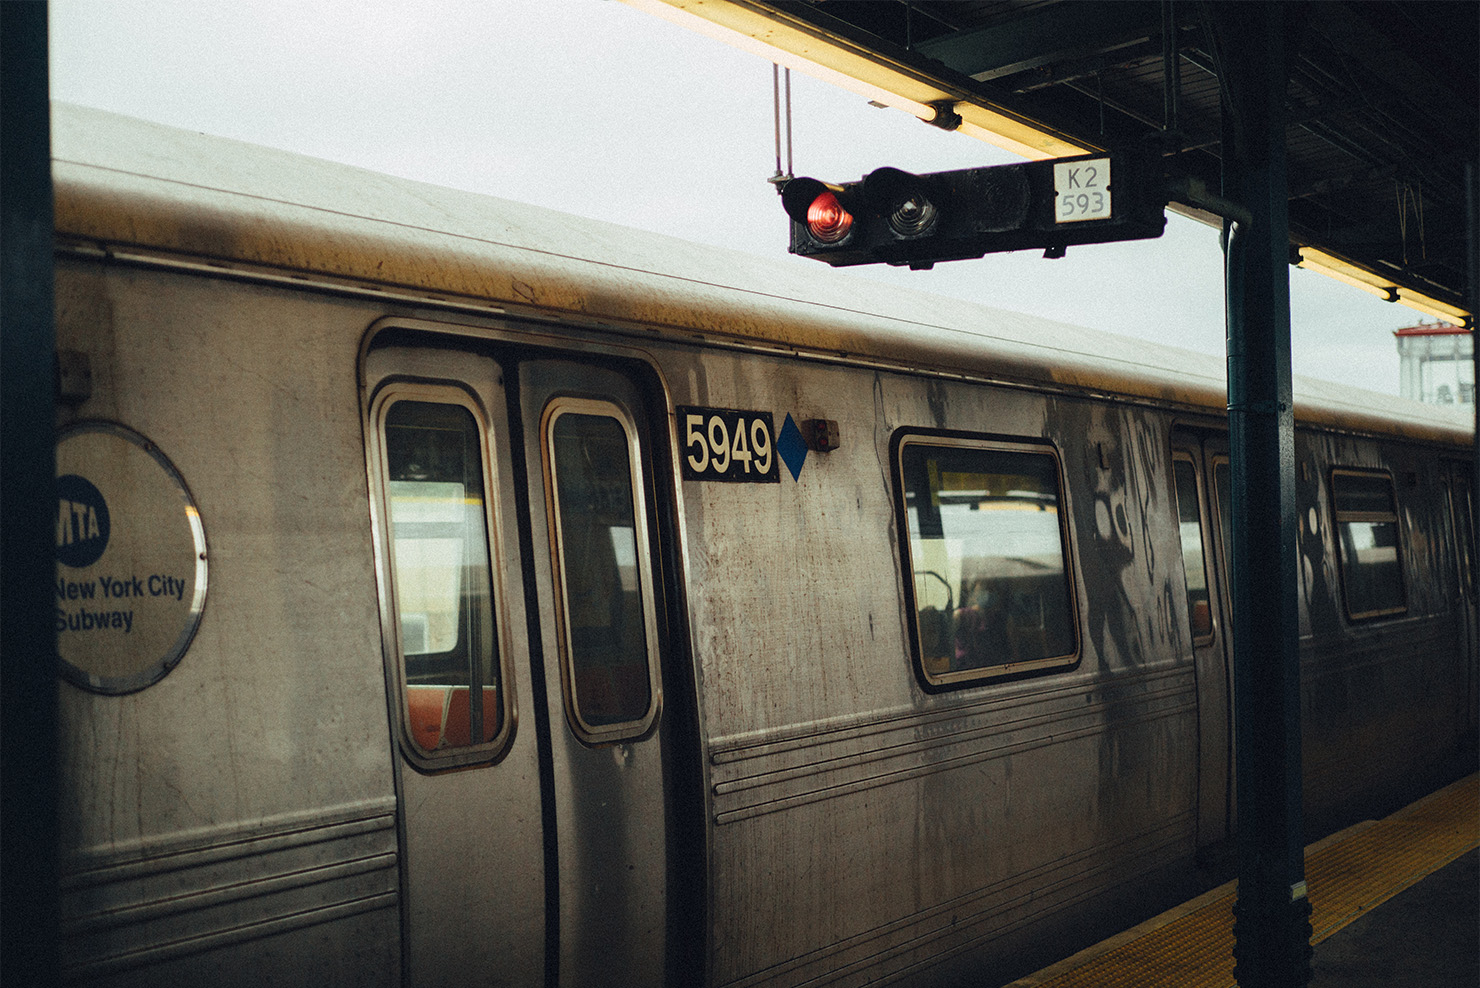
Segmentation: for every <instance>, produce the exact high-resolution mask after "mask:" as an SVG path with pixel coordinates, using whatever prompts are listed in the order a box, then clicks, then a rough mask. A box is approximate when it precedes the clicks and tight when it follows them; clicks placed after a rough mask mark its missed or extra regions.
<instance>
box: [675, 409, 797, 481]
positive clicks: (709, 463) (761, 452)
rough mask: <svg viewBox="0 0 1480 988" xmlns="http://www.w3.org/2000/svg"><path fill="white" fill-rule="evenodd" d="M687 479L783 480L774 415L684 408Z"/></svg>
mask: <svg viewBox="0 0 1480 988" xmlns="http://www.w3.org/2000/svg"><path fill="white" fill-rule="evenodd" d="M677 411H678V424H679V426H680V430H681V434H682V437H683V444H684V454H685V455H684V457H683V462H682V473H683V478H684V479H685V480H724V481H731V482H739V483H752V484H774V483H778V482H779V481H780V479H781V476H780V472H779V471H778V470H777V468H776V451H775V444H774V443H773V442H772V439H771V436H772V430H771V413H770V412H753V411H743V410H740V409H734V408H696V407H694V406H692V405H680V406H679V407H678V409H677Z"/></svg>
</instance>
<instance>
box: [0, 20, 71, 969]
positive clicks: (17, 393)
mask: <svg viewBox="0 0 1480 988" xmlns="http://www.w3.org/2000/svg"><path fill="white" fill-rule="evenodd" d="M46 12H47V11H46V4H45V3H39V2H29V3H0V506H3V510H0V635H3V640H0V983H3V984H6V985H12V984H13V985H27V986H32V985H37V986H42V988H45V986H49V985H55V984H57V898H58V890H57V874H58V863H57V836H56V835H57V826H56V824H57V768H56V766H57V742H56V736H57V673H56V635H55V632H54V631H53V630H52V617H53V599H52V580H53V579H54V578H55V576H56V562H55V560H54V553H55V546H54V544H53V541H54V540H53V535H52V533H53V532H54V531H55V527H54V526H55V523H56V491H55V488H56V483H55V479H54V471H55V468H54V465H53V464H54V460H55V444H54V440H53V435H54V434H55V428H56V422H55V412H54V411H53V409H54V407H55V397H54V390H53V389H54V385H53V380H52V375H53V362H54V359H55V358H54V357H53V351H54V348H55V344H54V330H53V327H52V195H51V140H50V132H51V128H50V117H49V114H50V107H49V103H48V98H47V94H48V89H47V75H46V73H47V59H46Z"/></svg>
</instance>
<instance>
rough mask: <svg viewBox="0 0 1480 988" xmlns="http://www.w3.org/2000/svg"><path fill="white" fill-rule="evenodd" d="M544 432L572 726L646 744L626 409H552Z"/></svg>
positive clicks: (651, 681)
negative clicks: (637, 738)
mask: <svg viewBox="0 0 1480 988" xmlns="http://www.w3.org/2000/svg"><path fill="white" fill-rule="evenodd" d="M544 431H545V456H546V472H547V477H548V479H549V499H550V502H551V503H550V509H551V510H550V518H551V529H552V532H551V543H552V547H553V551H554V557H555V578H556V582H557V584H558V587H557V592H556V599H557V603H558V605H559V610H558V613H557V620H558V623H559V631H560V643H561V648H562V658H563V662H564V664H563V673H564V676H565V680H566V686H567V697H568V700H569V704H568V709H569V713H570V718H571V722H572V726H573V728H574V730H575V732H576V735H577V736H578V737H580V738H582V740H585V741H588V742H593V743H594V742H601V741H612V740H617V739H620V738H626V737H635V736H639V735H641V734H644V733H645V732H646V731H647V730H648V728H649V727H650V726H652V723H653V720H654V718H655V717H656V715H657V709H658V696H659V689H658V677H657V647H656V646H657V642H656V633H655V630H656V628H655V621H654V618H653V591H652V575H651V560H650V556H649V546H648V533H647V520H646V514H647V511H646V502H645V500H644V496H643V487H642V474H641V470H640V469H639V464H640V459H639V449H638V444H637V433H636V430H635V429H634V427H633V425H632V422H631V420H630V419H629V418H628V417H627V415H626V413H625V412H624V411H623V410H622V409H621V408H620V407H619V406H617V405H615V404H612V403H610V402H603V401H589V400H583V399H570V398H563V399H556V400H555V401H554V402H552V403H551V404H550V406H549V408H548V409H547V411H546V414H545V422H544Z"/></svg>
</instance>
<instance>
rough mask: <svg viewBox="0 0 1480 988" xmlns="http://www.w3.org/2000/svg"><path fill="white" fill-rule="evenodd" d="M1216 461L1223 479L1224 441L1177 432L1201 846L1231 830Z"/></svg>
mask: <svg viewBox="0 0 1480 988" xmlns="http://www.w3.org/2000/svg"><path fill="white" fill-rule="evenodd" d="M1220 464H1221V466H1222V467H1223V470H1222V474H1221V477H1222V481H1223V482H1224V483H1226V478H1227V475H1228V473H1227V464H1228V460H1227V456H1226V454H1225V453H1223V447H1222V444H1221V440H1212V439H1209V440H1206V441H1203V440H1201V439H1200V438H1199V437H1197V436H1195V435H1191V434H1181V433H1179V434H1178V435H1177V436H1176V437H1175V440H1174V444H1173V450H1172V471H1173V481H1174V484H1175V487H1176V493H1177V511H1178V523H1179V525H1178V528H1179V534H1180V537H1181V546H1182V567H1183V573H1184V575H1185V578H1186V581H1187V609H1188V622H1189V625H1190V627H1189V629H1188V630H1189V635H1190V637H1191V640H1192V649H1193V662H1194V669H1195V671H1196V676H1197V701H1198V703H1197V706H1198V800H1197V806H1198V811H1197V815H1198V820H1197V843H1198V847H1199V848H1207V847H1211V846H1215V845H1218V844H1220V843H1222V842H1224V841H1226V840H1227V839H1228V838H1229V837H1230V836H1232V795H1233V774H1232V767H1233V762H1232V756H1233V743H1232V742H1233V738H1232V731H1233V719H1232V710H1233V706H1232V700H1233V682H1232V675H1231V670H1230V663H1229V657H1230V654H1231V646H1230V643H1229V641H1228V634H1227V629H1228V628H1230V627H1231V624H1230V621H1229V614H1228V610H1227V606H1226V603H1227V602H1226V599H1225V598H1226V593H1225V588H1226V587H1227V586H1228V583H1227V581H1226V579H1225V578H1224V575H1225V573H1226V569H1225V568H1224V567H1223V566H1222V565H1221V564H1220V558H1221V557H1220V554H1219V541H1220V538H1219V536H1220V535H1221V534H1222V533H1223V532H1226V530H1227V525H1226V521H1225V522H1222V523H1218V522H1215V519H1219V518H1220V515H1221V516H1223V517H1226V513H1227V511H1228V510H1229V509H1228V508H1227V507H1226V505H1227V503H1228V491H1227V489H1226V487H1225V488H1222V489H1219V490H1217V491H1216V492H1215V494H1216V496H1215V497H1214V498H1210V497H1209V493H1210V492H1211V491H1213V489H1214V488H1216V487H1217V485H1218V483H1219V479H1220V474H1219V470H1218V467H1219V465H1220ZM1210 479H1211V480H1212V481H1213V482H1212V484H1211V485H1210V483H1209V480H1210Z"/></svg>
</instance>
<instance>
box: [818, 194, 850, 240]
mask: <svg viewBox="0 0 1480 988" xmlns="http://www.w3.org/2000/svg"><path fill="white" fill-rule="evenodd" d="M852 229H853V214H852V213H850V212H848V210H846V209H844V208H843V204H842V203H840V202H838V197H837V196H835V195H833V194H832V193H831V192H824V193H822V194H821V195H819V196H818V197H817V198H815V199H813V200H812V204H811V205H810V206H808V207H807V232H808V233H810V234H811V235H812V237H813V239H815V240H819V241H821V242H822V243H825V244H835V243H837V242H838V241H840V240H842V239H843V238H844V237H846V236H848V231H849V230H852Z"/></svg>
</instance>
